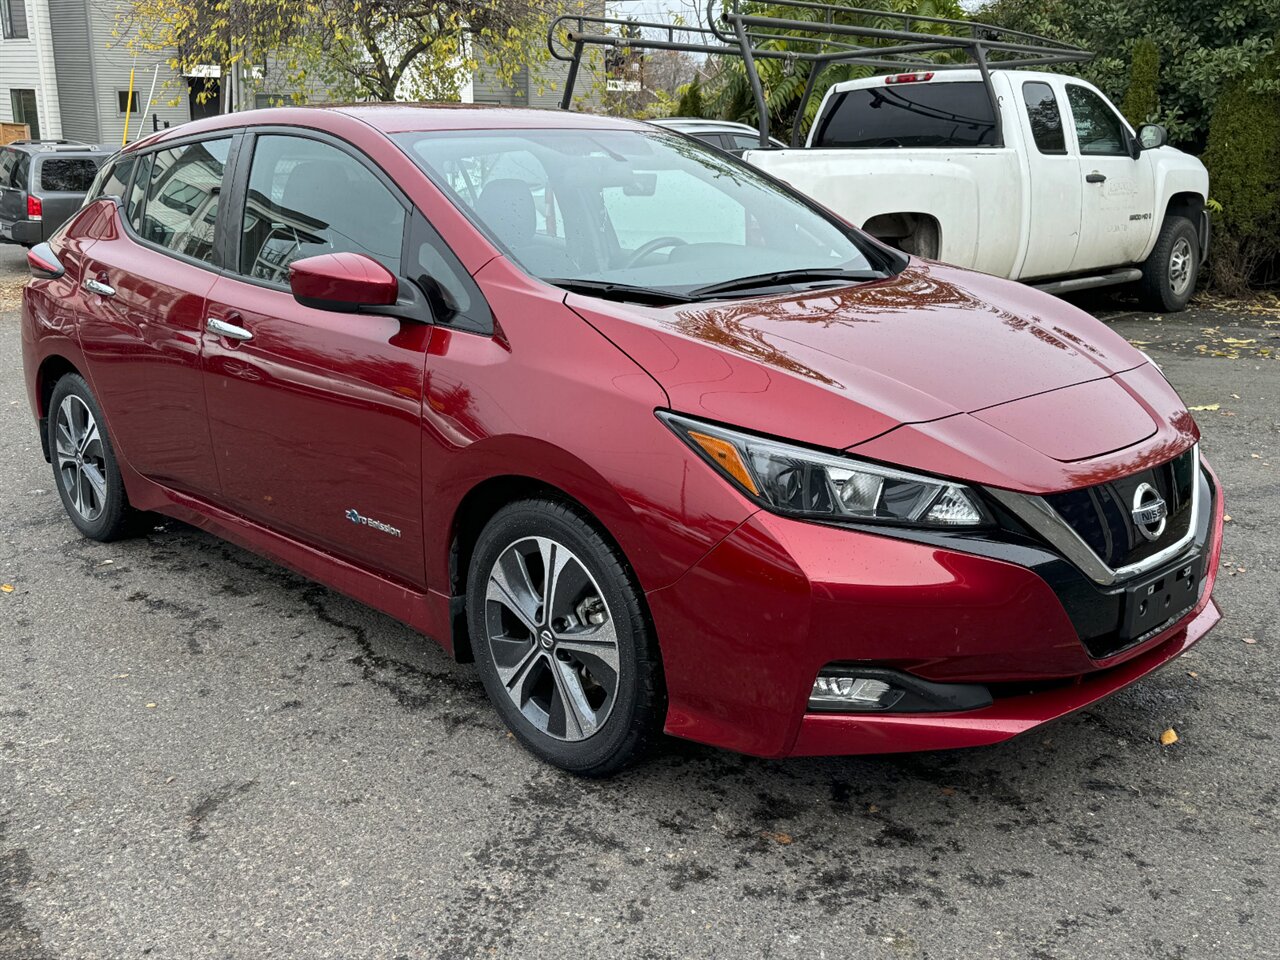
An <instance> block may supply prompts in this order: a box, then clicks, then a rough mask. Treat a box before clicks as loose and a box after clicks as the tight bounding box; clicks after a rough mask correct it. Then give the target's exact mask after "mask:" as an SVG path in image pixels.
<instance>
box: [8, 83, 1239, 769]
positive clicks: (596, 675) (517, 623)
mask: <svg viewBox="0 0 1280 960" xmlns="http://www.w3.org/2000/svg"><path fill="white" fill-rule="evenodd" d="M30 264H31V269H32V273H33V275H34V278H35V279H33V280H32V281H31V283H30V284H29V285H28V287H27V290H26V295H25V298H24V311H23V352H24V358H25V364H26V377H27V383H28V385H29V389H30V399H31V403H32V406H33V408H34V410H35V415H36V418H37V420H38V422H39V426H40V432H41V437H42V438H43V439H44V444H45V453H46V456H47V457H48V458H49V459H50V460H51V461H52V463H53V469H54V473H55V476H56V478H57V486H58V490H59V493H60V494H61V496H62V500H63V503H64V504H65V506H66V509H67V512H68V514H69V515H70V517H71V520H72V522H73V523H74V524H75V525H76V526H77V527H78V528H79V529H80V531H81V532H82V533H83V534H84V535H86V536H88V537H92V538H95V539H100V540H107V539H111V538H114V537H118V536H121V535H122V534H123V533H125V532H126V531H127V530H128V529H129V525H130V519H131V516H132V515H133V514H134V513H135V512H137V511H156V512H159V513H163V514H168V515H170V516H173V517H177V518H179V519H182V520H185V521H187V522H190V523H193V524H195V525H197V526H199V527H201V528H202V529H205V530H209V531H212V532H214V533H216V534H218V535H219V536H222V537H225V538H227V539H228V540H232V541H234V542H236V543H239V544H241V545H243V546H245V547H247V548H248V549H251V550H254V551H257V552H259V553H262V554H265V555H267V556H269V557H271V558H273V559H275V560H276V561H278V562H280V563H282V564H285V565H287V566H289V567H292V568H294V569H295V570H298V571H301V572H302V573H304V574H306V575H307V576H310V577H313V578H315V579H316V580H320V581H322V582H324V583H326V584H329V585H330V586H332V587H333V588H334V589H336V590H340V591H342V592H343V593H346V594H348V595H350V596H352V597H355V598H358V599H360V600H362V601H364V602H366V603H368V604H371V605H372V606H375V607H377V608H379V609H381V610H384V611H386V612H388V613H390V614H391V615H393V616H395V617H398V618H399V619H401V620H403V621H404V622H406V623H408V624H410V625H412V626H413V627H415V628H416V629H418V630H420V631H422V632H423V633H425V634H428V635H430V636H432V637H435V638H437V639H438V640H439V641H440V642H441V643H442V644H443V645H444V646H445V648H446V649H447V650H449V651H451V652H452V653H453V655H455V656H456V657H458V658H460V659H471V658H474V660H475V662H476V664H477V667H478V669H479V671H480V674H481V676H482V677H483V680H484V684H485V687H486V689H487V690H488V693H489V696H490V697H491V698H492V700H493V703H494V705H495V707H496V708H497V710H498V712H499V713H500V714H501V715H502V718H503V720H504V721H505V722H506V723H507V724H508V726H509V727H510V728H511V730H512V731H513V732H514V733H515V735H516V736H517V737H519V739H520V740H521V741H522V742H523V743H524V744H525V745H526V746H528V747H529V748H530V749H531V750H532V751H534V752H535V753H537V754H538V755H539V756H541V757H544V758H545V759H547V760H549V761H551V762H552V763H555V764H558V765H560V766H561V767H564V768H566V769H568V770H572V771H575V772H579V773H589V774H602V773H606V772H609V771H612V770H614V769H617V768H618V767H619V766H620V765H621V764H623V763H624V762H626V761H627V760H628V759H630V758H632V757H634V756H635V755H636V754H637V753H638V752H639V751H640V750H641V749H642V747H643V746H644V745H645V744H646V743H648V742H650V741H651V740H652V739H653V738H654V736H655V735H656V734H657V732H658V731H660V730H665V731H666V732H668V733H670V734H674V735H676V736H681V737H688V738H691V739H693V740H698V741H702V742H704V743H709V744H714V745H717V746H721V747H727V748H730V749H733V750H739V751H744V752H747V753H752V754H758V755H761V756H768V757H784V756H790V755H804V754H852V753H873V752H883V751H904V750H925V749H935V748H942V747H960V746H972V745H979V744H990V743H993V742H995V741H999V740H1003V739H1005V738H1008V737H1011V736H1014V735H1015V734H1018V733H1021V732H1023V731H1026V730H1028V729H1030V728H1032V727H1034V726H1036V725H1037V724H1040V723H1044V722H1046V721H1048V720H1051V719H1053V718H1055V717H1059V716H1061V715H1063V714H1066V713H1069V712H1071V711H1073V710H1077V709H1080V708H1081V707H1084V706H1086V705H1087V704H1090V703H1092V702H1094V701H1096V700H1097V699H1099V698H1100V697H1103V696H1106V695H1107V694H1109V693H1111V692H1113V691H1115V690H1117V689H1119V688H1120V687H1123V686H1125V685H1126V684H1129V683H1132V682H1133V681H1134V680H1136V679H1138V678H1139V677H1141V676H1143V675H1144V674H1146V673H1148V672H1150V671H1151V670H1154V669H1155V668H1157V667H1159V666H1161V665H1162V664H1164V663H1167V662H1168V661H1169V660H1171V659H1173V658H1174V657H1177V656H1178V655H1179V654H1180V653H1182V652H1183V651H1184V650H1186V649H1187V648H1188V647H1189V646H1190V645H1191V644H1193V643H1195V642H1196V641H1197V640H1199V639H1200V638H1201V637H1202V636H1203V635H1204V634H1205V632H1206V631H1207V630H1209V628H1210V627H1212V626H1213V625H1214V623H1216V622H1217V620H1218V619H1219V613H1218V610H1217V608H1216V606H1215V605H1214V603H1213V601H1212V599H1211V597H1210V593H1211V590H1212V586H1213V580H1214V571H1215V569H1216V567H1217V565H1218V554H1219V550H1220V544H1221V536H1222V532H1221V531H1222V494H1221V491H1220V488H1219V486H1218V483H1217V481H1216V479H1215V478H1214V476H1213V474H1212V472H1211V471H1210V469H1209V468H1208V466H1207V465H1206V464H1205V463H1204V461H1203V460H1202V459H1201V457H1200V453H1199V449H1198V444H1197V440H1198V431H1197V428H1196V425H1195V423H1194V422H1193V420H1192V418H1191V416H1190V414H1189V413H1188V412H1187V410H1186V408H1185V406H1184V405H1183V403H1182V401H1181V400H1179V398H1178V395H1177V394H1176V393H1175V392H1174V390H1173V389H1172V388H1171V387H1170V386H1169V384H1168V383H1167V382H1166V381H1165V379H1164V377H1163V376H1162V375H1161V373H1160V371H1159V370H1158V369H1157V368H1156V367H1155V366H1154V365H1153V364H1152V363H1151V362H1150V361H1149V360H1148V359H1147V357H1146V356H1144V355H1143V354H1142V353H1141V352H1139V351H1138V350H1135V349H1134V348H1133V347H1132V346H1130V345H1129V344H1128V343H1127V342H1126V341H1125V340H1124V339H1123V338H1121V337H1120V336H1118V335H1116V334H1115V333H1113V332H1111V331H1110V330H1108V329H1107V328H1106V327H1105V326H1103V325H1102V324H1101V323H1098V322H1097V321H1095V320H1093V319H1092V318H1090V317H1088V316H1086V315H1085V314H1083V313H1081V312H1080V311H1078V310H1076V309H1074V308H1072V307H1070V306H1068V305H1067V304H1065V303H1063V302H1061V301H1059V300H1056V299H1054V298H1052V297H1049V296H1047V295H1045V294H1042V293H1038V292H1036V291H1034V290H1031V289H1028V288H1026V287H1023V286H1019V285H1017V284H1014V283H1010V282H1007V281H1005V280H998V279H994V278H992V277H988V276H984V275H981V274H977V273H972V272H968V271H965V270H959V269H955V268H953V267H947V266H943V265H941V264H938V263H932V262H929V261H924V260H920V259H918V258H915V257H907V256H905V255H904V254H902V253H900V252H898V251H895V250H892V249H889V248H887V247H884V246H882V245H880V244H879V243H877V242H876V241H874V240H872V239H870V238H868V237H867V236H865V235H863V234H862V233H860V232H859V231H857V230H855V229H852V228H850V227H849V226H848V225H847V224H845V223H843V222H842V221H840V220H839V219H838V218H836V217H835V216H833V215H832V214H830V213H829V212H827V211H825V210H823V209H821V208H819V207H817V206H815V205H814V204H813V203H812V202H810V201H808V200H806V199H804V198H803V197H801V196H799V195H798V194H796V193H794V192H793V191H791V190H790V189H788V188H787V187H786V186H785V185H783V184H781V183H779V182H777V181H775V180H772V179H770V178H769V177H767V176H765V175H763V174H761V173H760V172H758V171H756V170H754V169H752V168H750V167H748V166H745V165H744V164H742V163H740V162H739V161H737V160H736V159H735V158H733V157H731V156H729V155H727V154H725V153H723V152H720V151H717V150H713V149H710V148H707V147H704V146H703V145H701V144H699V143H697V142H695V141H693V140H690V139H688V138H685V137H683V136H681V135H679V134H676V133H672V132H669V131H664V130H659V129H656V128H653V127H649V126H646V125H643V124H638V123H632V122H627V121H621V120H611V119H603V118H596V117H587V116H580V115H573V114H568V113H546V112H538V111H508V110H499V109H466V108H454V109H450V108H435V107H431V108H424V107H414V106H357V107H342V108H329V109H283V110H267V111H257V112H253V113H247V114H238V115H231V116H225V117H218V118H213V119H209V120H204V121H199V122H196V123H191V124H188V125H186V126H184V127H182V128H180V129H176V130H170V131H165V132H163V133H161V134H159V135H157V136H153V137H150V138H148V139H146V140H143V141H141V142H139V143H137V144H134V145H132V146H130V147H129V148H128V149H127V150H125V151H124V152H123V153H121V154H119V155H118V156H117V157H116V158H115V159H114V161H113V162H111V163H109V164H107V165H106V166H105V167H104V169H103V171H102V173H101V174H100V176H99V179H98V181H97V183H96V184H95V186H94V188H93V191H92V192H91V194H90V196H89V199H88V200H87V202H86V204H85V206H84V208H83V209H82V210H81V211H80V213H79V214H78V215H77V216H75V217H74V218H73V219H72V220H71V221H70V222H69V223H68V224H67V225H66V226H65V227H64V228H63V229H62V230H60V231H59V232H58V234H57V235H56V236H55V237H54V238H53V239H52V240H51V241H50V242H49V243H48V244H44V245H41V246H40V247H37V248H36V249H35V250H33V251H32V253H31V257H30Z"/></svg>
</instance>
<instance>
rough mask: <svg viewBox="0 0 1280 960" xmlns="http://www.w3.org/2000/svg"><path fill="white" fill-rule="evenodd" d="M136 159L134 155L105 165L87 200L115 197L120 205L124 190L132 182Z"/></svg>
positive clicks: (122, 201)
mask: <svg viewBox="0 0 1280 960" xmlns="http://www.w3.org/2000/svg"><path fill="white" fill-rule="evenodd" d="M137 162H138V158H137V157H136V156H134V155H130V156H127V157H121V158H119V159H118V160H116V162H115V163H110V164H107V165H106V166H104V167H103V168H102V171H101V174H100V176H99V177H98V179H97V181H96V182H95V183H94V186H93V189H92V190H91V191H90V193H89V197H88V199H89V200H97V199H98V198H99V197H115V198H116V199H117V200H119V201H120V202H121V203H124V201H125V195H124V194H125V190H126V189H127V188H128V186H129V184H130V183H131V182H132V181H133V168H134V166H135V165H136V164H137Z"/></svg>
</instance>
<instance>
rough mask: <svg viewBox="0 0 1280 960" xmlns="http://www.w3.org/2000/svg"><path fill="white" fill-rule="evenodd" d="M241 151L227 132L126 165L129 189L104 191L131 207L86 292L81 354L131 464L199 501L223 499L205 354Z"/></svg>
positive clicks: (122, 209) (88, 264)
mask: <svg viewBox="0 0 1280 960" xmlns="http://www.w3.org/2000/svg"><path fill="white" fill-rule="evenodd" d="M237 144H238V137H236V136H229V135H225V134H223V135H220V136H214V137H208V138H204V139H199V140H193V141H189V142H186V143H179V144H176V145H166V146H165V147H164V148H163V149H156V150H150V151H147V152H145V153H141V154H127V155H126V156H125V157H124V158H122V159H121V160H118V161H117V164H118V165H120V166H123V165H126V164H128V165H131V168H130V169H129V170H128V172H127V182H125V183H121V182H120V176H117V175H116V174H115V173H113V174H112V175H111V176H110V177H108V178H107V179H106V183H108V184H115V185H117V186H113V187H112V189H116V188H117V187H118V189H120V190H121V192H122V193H123V194H124V198H123V201H122V203H121V204H119V205H118V206H116V207H115V208H114V209H113V220H112V222H111V224H110V227H109V229H107V230H106V231H104V236H103V238H102V239H99V240H98V241H96V242H95V243H94V244H93V245H92V246H91V247H89V248H88V253H87V255H86V257H85V261H84V264H85V265H84V271H83V274H82V277H81V285H80V291H79V293H80V301H79V312H80V315H81V323H80V340H81V346H82V348H83V350H84V353H85V356H86V358H87V359H88V361H89V370H90V377H91V379H92V381H93V384H94V388H95V392H96V393H97V395H98V396H99V397H100V398H101V399H102V403H103V407H104V412H105V414H106V417H107V421H108V423H109V424H110V428H111V434H112V437H113V439H114V440H115V442H116V443H117V444H118V445H119V446H120V448H121V450H122V451H123V453H124V455H125V456H124V459H125V460H126V461H127V462H128V463H129V465H130V466H132V467H133V468H134V469H135V470H137V471H138V472H140V473H141V474H143V475H144V476H146V477H149V478H151V479H153V480H156V481H158V482H159V483H162V484H164V485H165V486H168V487H172V488H173V489H176V490H180V491H182V492H184V493H190V494H195V495H197V496H200V497H213V496H216V495H217V492H218V481H217V474H216V472H215V470H214V463H213V448H212V446H211V444H210V442H209V427H208V412H207V410H206V408H205V399H204V381H203V374H202V372H201V366H200V347H201V342H202V333H203V329H204V314H205V310H204V306H205V296H206V294H207V293H208V292H209V289H210V288H211V287H212V286H213V283H214V280H215V279H217V276H218V273H219V272H220V271H221V269H222V264H221V262H220V259H219V256H218V247H217V237H218V231H219V230H221V229H222V226H221V223H220V219H221V218H222V217H223V215H224V214H223V204H222V202H221V200H222V190H223V184H224V180H225V179H226V173H227V169H228V167H229V165H230V163H231V160H232V157H233V156H234V153H235V151H236V147H237ZM122 173H123V171H122Z"/></svg>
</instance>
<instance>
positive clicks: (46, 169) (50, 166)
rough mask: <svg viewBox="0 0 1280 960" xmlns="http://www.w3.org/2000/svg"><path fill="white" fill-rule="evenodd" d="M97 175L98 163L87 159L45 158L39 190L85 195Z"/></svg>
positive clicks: (41, 169)
mask: <svg viewBox="0 0 1280 960" xmlns="http://www.w3.org/2000/svg"><path fill="white" fill-rule="evenodd" d="M97 175H98V162H97V161H96V160H92V159H90V158H88V157H45V158H44V161H43V162H42V163H41V164H40V189H41V190H44V191H47V192H48V193H85V192H86V191H87V190H88V189H89V187H90V186H92V185H93V178H94V177H96V176H97Z"/></svg>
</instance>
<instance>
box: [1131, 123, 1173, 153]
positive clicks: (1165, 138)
mask: <svg viewBox="0 0 1280 960" xmlns="http://www.w3.org/2000/svg"><path fill="white" fill-rule="evenodd" d="M1168 142H1169V131H1168V130H1166V129H1165V128H1164V125H1163V124H1159V123H1144V124H1143V125H1142V126H1141V127H1139V128H1138V146H1139V147H1140V148H1141V149H1143V150H1157V149H1159V148H1160V147H1163V146H1164V145H1165V144H1167V143H1168Z"/></svg>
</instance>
